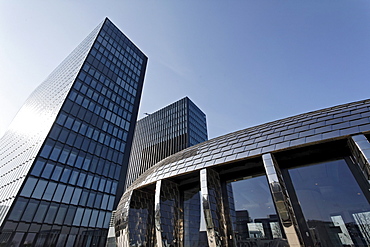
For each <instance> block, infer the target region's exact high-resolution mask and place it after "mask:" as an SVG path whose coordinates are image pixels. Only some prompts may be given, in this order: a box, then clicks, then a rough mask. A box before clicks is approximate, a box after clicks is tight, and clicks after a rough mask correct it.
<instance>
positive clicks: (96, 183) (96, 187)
mask: <svg viewBox="0 0 370 247" xmlns="http://www.w3.org/2000/svg"><path fill="white" fill-rule="evenodd" d="M99 182H100V176H95V177H94V181H93V184H92V187H91V188H92V189H93V190H97V189H98V186H99Z"/></svg>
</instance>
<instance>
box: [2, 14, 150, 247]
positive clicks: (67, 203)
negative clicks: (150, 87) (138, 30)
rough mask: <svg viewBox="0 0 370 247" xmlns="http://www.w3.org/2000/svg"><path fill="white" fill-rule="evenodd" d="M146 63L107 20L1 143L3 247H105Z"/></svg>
mask: <svg viewBox="0 0 370 247" xmlns="http://www.w3.org/2000/svg"><path fill="white" fill-rule="evenodd" d="M146 63H147V58H146V56H145V55H144V54H143V53H142V52H141V51H140V50H139V49H138V48H137V47H136V46H135V45H134V44H133V43H132V42H131V41H130V40H129V39H128V38H127V37H126V36H125V35H124V34H123V33H122V32H121V31H120V30H118V28H117V27H116V26H114V24H113V23H112V22H111V21H110V20H108V19H106V20H104V21H103V22H102V23H101V24H100V25H99V26H98V27H97V28H96V29H95V30H94V31H93V32H92V33H91V34H90V35H89V36H88V37H87V38H86V39H85V40H84V41H83V42H82V43H81V44H80V45H79V46H78V47H77V48H76V49H75V50H74V51H73V52H72V53H71V54H70V55H69V56H68V57H67V58H66V59H65V60H64V61H63V62H62V63H61V65H60V66H59V67H57V68H56V69H55V70H54V72H52V73H51V75H50V76H49V77H48V78H47V79H46V80H45V81H44V82H43V83H42V84H41V85H40V86H39V87H38V88H37V89H36V90H35V91H34V92H33V94H32V95H31V96H30V97H29V99H28V100H27V101H26V103H25V104H24V106H23V107H22V109H21V110H20V111H19V113H18V115H17V116H16V118H15V119H14V120H13V123H12V124H11V126H10V129H9V130H8V131H7V132H6V133H5V135H4V136H3V137H2V139H1V141H0V231H1V233H0V245H1V246H3V245H4V244H5V245H6V246H102V245H104V244H105V240H106V236H107V231H108V225H109V219H110V216H111V211H112V209H113V208H115V207H116V205H117V203H118V199H119V198H120V197H121V194H122V191H123V186H124V179H125V175H126V169H127V163H128V158H129V153H130V150H131V142H132V138H133V132H134V127H135V122H136V117H137V112H138V106H139V102H140V97H141V91H142V87H143V80H144V73H145V69H146Z"/></svg>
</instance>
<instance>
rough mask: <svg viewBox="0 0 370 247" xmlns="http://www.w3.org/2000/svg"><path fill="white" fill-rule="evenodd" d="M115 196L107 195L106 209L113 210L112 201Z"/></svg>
mask: <svg viewBox="0 0 370 247" xmlns="http://www.w3.org/2000/svg"><path fill="white" fill-rule="evenodd" d="M114 199H115V196H109V203H108V210H109V211H112V210H113V203H114Z"/></svg>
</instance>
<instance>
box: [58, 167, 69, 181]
mask: <svg viewBox="0 0 370 247" xmlns="http://www.w3.org/2000/svg"><path fill="white" fill-rule="evenodd" d="M70 174H71V169H70V168H67V167H66V168H64V171H63V174H62V177H61V178H60V181H61V182H63V183H67V182H68V179H69V175H70Z"/></svg>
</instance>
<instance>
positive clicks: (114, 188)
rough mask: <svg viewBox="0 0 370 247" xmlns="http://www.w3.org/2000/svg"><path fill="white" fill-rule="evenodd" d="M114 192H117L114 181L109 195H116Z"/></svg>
mask: <svg viewBox="0 0 370 247" xmlns="http://www.w3.org/2000/svg"><path fill="white" fill-rule="evenodd" d="M116 191H117V182H116V181H114V182H113V183H112V189H111V194H114V195H115V194H116Z"/></svg>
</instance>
